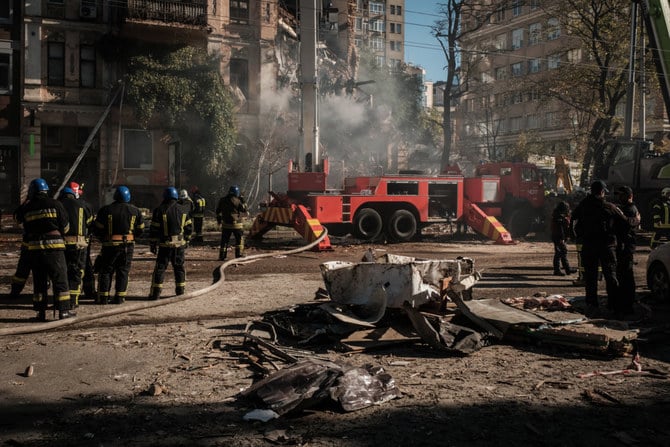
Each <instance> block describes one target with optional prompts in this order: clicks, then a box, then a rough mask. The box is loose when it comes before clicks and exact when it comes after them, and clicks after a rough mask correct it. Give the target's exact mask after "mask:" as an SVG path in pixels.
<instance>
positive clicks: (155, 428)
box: [0, 234, 670, 447]
mask: <svg viewBox="0 0 670 447" xmlns="http://www.w3.org/2000/svg"><path fill="white" fill-rule="evenodd" d="M208 236H209V238H208V242H209V243H208V244H206V245H204V246H197V247H191V248H189V250H188V254H187V272H188V286H187V287H188V290H194V289H197V288H203V287H205V286H207V285H209V284H211V282H212V272H213V271H214V270H215V269H216V268H217V267H218V266H219V265H220V262H217V261H216V257H217V255H218V252H217V247H216V234H210V235H208ZM334 242H335V244H334V245H335V246H334V250H333V251H332V252H322V253H316V252H303V253H299V254H297V255H292V256H288V257H277V258H269V259H264V260H259V261H257V262H254V263H250V264H245V265H237V266H232V267H229V268H228V269H226V271H225V276H226V281H224V282H223V284H222V285H221V287H219V288H218V289H216V290H215V291H214V292H211V293H208V294H205V295H202V296H198V297H195V298H191V299H189V300H186V301H182V302H179V303H174V304H167V305H164V306H160V307H155V308H151V309H143V310H137V311H133V312H129V313H125V314H120V315H116V316H110V317H107V318H103V319H98V320H93V321H89V322H84V323H81V324H76V325H72V326H67V327H64V328H60V329H56V330H51V331H46V332H39V333H34V334H27V335H14V336H10V337H2V338H0V360H1V361H0V364H1V366H0V402H2V405H1V406H0V443H2V444H1V445H8V446H9V445H12V446H43V445H49V446H51V445H68V446H142V447H143V446H151V445H161V446H163V445H164V446H181V445H184V446H186V445H188V446H224V445H225V446H254V447H255V446H264V445H276V444H289V445H313V446H377V445H390V446H401V445H402V446H405V445H415V444H419V443H420V444H424V445H440V446H444V445H453V446H461V445H462V446H466V445H467V446H472V445H474V446H478V445H481V446H485V445H486V446H489V445H492V444H495V443H499V444H502V445H522V444H525V445H552V446H553V445H556V446H562V445H591V446H598V445H650V446H654V445H659V446H665V445H668V444H669V442H670V428H669V427H668V426H667V425H666V420H667V418H668V416H670V398H669V397H668V396H670V393H669V392H668V391H669V386H670V382H669V381H668V380H667V379H665V378H663V377H662V376H654V375H643V374H615V375H596V376H594V377H590V378H585V379H582V378H579V377H578V375H579V374H581V373H587V372H592V371H600V372H603V371H604V372H606V371H613V370H620V369H624V368H627V367H628V366H629V365H630V364H631V358H629V357H616V358H607V357H602V356H594V355H589V354H585V353H583V352H579V351H578V350H571V349H567V348H555V347H551V346H541V345H531V344H515V345H504V344H498V345H492V346H488V347H485V348H483V349H481V350H480V351H478V352H475V353H473V354H471V355H469V356H466V357H455V356H448V355H445V354H444V353H440V352H436V351H435V350H433V349H431V348H429V347H428V346H427V345H425V344H421V343H418V344H411V345H405V346H395V347H390V348H386V349H383V350H378V351H373V352H367V353H355V354H352V353H345V352H340V351H338V350H333V349H328V350H323V351H322V352H317V353H315V354H313V355H314V356H318V357H319V358H323V359H330V360H333V361H335V362H337V363H347V364H352V365H358V366H361V365H366V364H375V365H380V366H382V367H383V368H384V369H385V370H386V371H387V372H389V373H390V374H391V376H392V377H393V378H394V380H395V382H396V384H397V386H398V387H399V388H400V390H401V391H402V393H403V397H402V398H400V399H396V400H392V401H390V402H387V403H384V404H382V405H379V406H373V407H369V408H366V409H363V410H359V411H355V412H351V413H345V412H343V411H342V410H340V409H338V408H337V407H335V406H333V407H326V408H314V409H310V410H306V411H303V412H301V413H299V414H295V415H289V416H284V417H281V418H279V419H274V420H272V421H269V422H266V423H262V422H247V421H244V420H243V419H242V417H243V415H244V414H245V413H247V412H248V411H249V410H250V409H251V407H250V406H249V404H247V403H246V402H241V401H239V400H238V399H237V397H236V396H237V394H238V393H239V392H240V391H241V390H243V389H246V388H247V387H249V386H250V385H251V384H252V382H253V381H254V380H255V379H257V377H258V375H257V373H256V372H255V370H254V369H253V368H251V367H250V365H249V364H247V363H244V362H241V361H240V360H239V359H238V358H236V357H234V356H231V355H230V352H231V350H234V349H235V348H236V347H239V345H240V344H241V343H242V340H243V338H242V333H243V331H244V328H245V326H246V324H247V323H248V322H249V321H252V320H259V319H260V318H261V316H262V314H263V313H264V312H267V311H271V310H276V309H281V308H285V307H289V306H292V305H295V304H299V303H309V302H312V301H313V300H314V297H315V293H316V291H317V290H318V289H319V288H320V287H322V286H323V281H322V279H321V275H320V271H319V264H321V263H322V262H325V261H330V260H347V261H359V260H361V258H362V257H363V255H364V253H365V252H366V251H367V250H368V249H372V250H374V253H375V254H376V255H381V254H384V253H395V254H404V255H410V256H416V257H419V258H429V259H454V258H456V257H457V256H467V257H470V258H473V259H474V260H475V265H476V267H477V269H478V270H480V271H482V272H483V279H482V280H481V281H480V282H479V284H478V285H477V286H476V288H475V292H474V296H475V298H489V297H500V298H507V297H517V296H529V295H532V294H533V293H535V292H540V291H542V292H547V293H549V294H552V293H558V294H562V295H564V296H568V297H572V296H580V295H583V289H582V288H580V287H575V286H574V285H573V284H572V279H574V276H573V277H556V276H553V275H552V268H551V257H552V245H551V243H550V242H547V241H543V240H541V239H537V240H534V239H529V240H526V241H522V242H520V243H519V244H517V245H513V246H502V245H494V244H492V243H489V242H486V241H482V240H480V239H479V238H476V237H468V238H462V239H461V240H453V239H451V238H444V237H440V236H439V235H426V236H424V238H423V239H422V240H421V241H419V242H412V243H407V244H395V245H370V244H354V243H351V242H350V241H349V240H348V239H342V240H339V239H338V240H335V241H334ZM301 243H302V242H301V241H299V240H296V239H295V238H292V237H288V236H285V235H283V234H280V235H278V236H276V237H274V239H273V238H272V237H270V240H267V241H264V242H262V243H257V244H256V246H255V247H251V248H250V249H249V250H248V252H247V254H255V253H261V252H267V251H270V250H281V249H285V248H295V247H297V246H298V245H300V244H301ZM0 248H1V249H2V253H0V273H1V276H0V282H1V286H2V292H3V295H0V328H7V327H15V326H22V325H24V326H25V325H30V324H35V323H33V322H30V321H29V318H31V317H32V316H33V314H34V313H33V312H32V310H31V304H30V303H31V302H30V299H31V298H30V295H29V292H30V291H31V290H32V289H31V285H30V284H29V285H28V287H27V288H26V291H25V293H24V295H23V296H22V297H21V299H20V300H19V301H11V300H9V298H8V297H7V295H6V293H7V291H8V288H9V286H8V284H9V279H10V278H11V275H12V274H13V268H14V265H15V263H16V259H17V253H18V237H17V235H13V234H3V235H2V239H1V240H0ZM648 253H649V250H648V248H646V247H644V246H641V247H640V248H639V250H638V254H637V260H638V264H637V266H636V280H637V283H638V295H639V297H640V298H642V300H643V303H647V304H648V305H649V306H650V307H649V308H650V309H651V310H652V311H653V313H652V314H651V315H649V314H647V313H645V308H643V307H641V306H639V307H637V311H638V312H639V313H636V315H637V316H638V317H639V318H640V319H641V322H638V323H639V324H641V325H642V326H644V328H649V327H658V326H662V325H664V324H665V323H666V321H667V320H666V319H665V317H666V316H667V313H668V312H667V310H668V309H667V303H654V302H651V303H650V302H648V301H646V290H645V287H646V280H645V278H644V266H645V261H646V257H647V255H648ZM570 260H571V262H572V263H573V265H574V266H576V257H575V253H574V251H571V253H570ZM152 269H153V256H152V255H151V254H150V253H149V250H148V247H147V246H144V245H142V244H139V245H138V246H137V250H136V258H135V261H134V265H133V271H132V273H131V283H130V287H129V291H128V292H129V298H128V301H127V303H126V304H124V305H123V306H132V305H134V304H136V303H141V302H144V301H145V300H146V296H147V295H148V292H149V288H150V283H151V278H150V275H151V271H152ZM167 278H168V279H169V278H170V274H169V272H168V275H167ZM171 287H172V283H170V282H167V283H166V285H165V289H164V290H165V291H166V295H169V291H170V290H172V289H171ZM600 288H601V290H602V289H603V288H604V285H603V284H602V283H601V287H600ZM168 300H169V299H168ZM108 308H110V306H99V305H95V304H93V303H92V302H90V301H82V302H81V306H80V307H79V309H78V310H79V313H80V315H91V314H95V313H97V312H101V311H103V310H106V309H108ZM631 324H633V325H635V324H636V323H631ZM641 338H643V340H642V341H641V343H640V345H639V350H640V354H641V362H642V364H643V368H644V369H646V370H658V371H661V372H665V371H668V370H669V368H668V366H669V365H670V363H669V362H670V345H668V343H667V339H661V340H657V339H654V338H645V337H641ZM31 365H32V375H30V376H29V377H27V374H25V372H26V369H27V368H28V367H29V366H31Z"/></svg>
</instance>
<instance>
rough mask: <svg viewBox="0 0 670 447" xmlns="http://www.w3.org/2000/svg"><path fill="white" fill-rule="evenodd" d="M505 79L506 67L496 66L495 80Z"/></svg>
mask: <svg viewBox="0 0 670 447" xmlns="http://www.w3.org/2000/svg"><path fill="white" fill-rule="evenodd" d="M502 79H507V67H498V68H496V80H498V81H500V80H502Z"/></svg>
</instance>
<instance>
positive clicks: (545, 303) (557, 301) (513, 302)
mask: <svg viewBox="0 0 670 447" xmlns="http://www.w3.org/2000/svg"><path fill="white" fill-rule="evenodd" d="M501 301H502V302H503V303H505V304H508V305H510V306H514V307H517V308H521V309H544V310H566V309H570V308H572V305H571V304H570V302H569V301H568V300H567V299H566V298H565V297H564V296H563V295H550V296H545V297H536V296H523V297H517V298H506V299H503V300H501Z"/></svg>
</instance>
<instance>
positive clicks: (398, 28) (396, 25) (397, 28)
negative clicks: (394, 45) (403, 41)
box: [391, 23, 402, 34]
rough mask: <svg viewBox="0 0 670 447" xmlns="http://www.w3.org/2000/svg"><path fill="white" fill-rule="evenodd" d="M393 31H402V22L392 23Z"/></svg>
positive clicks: (398, 32)
mask: <svg viewBox="0 0 670 447" xmlns="http://www.w3.org/2000/svg"><path fill="white" fill-rule="evenodd" d="M391 32H392V33H396V34H400V33H402V24H400V23H391Z"/></svg>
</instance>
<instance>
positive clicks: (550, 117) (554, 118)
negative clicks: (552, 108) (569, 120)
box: [544, 112, 560, 127]
mask: <svg viewBox="0 0 670 447" xmlns="http://www.w3.org/2000/svg"><path fill="white" fill-rule="evenodd" d="M544 117H545V121H546V126H547V127H558V125H559V124H560V121H559V119H558V112H547V113H545V115H544Z"/></svg>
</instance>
